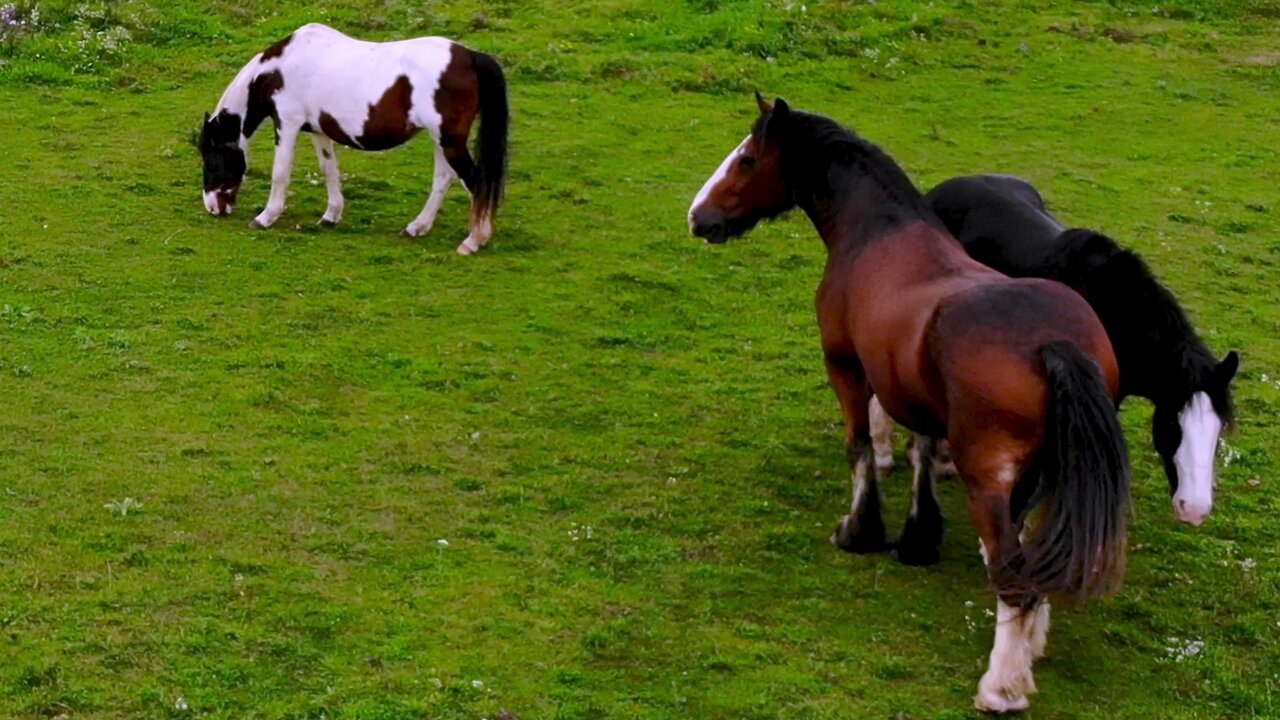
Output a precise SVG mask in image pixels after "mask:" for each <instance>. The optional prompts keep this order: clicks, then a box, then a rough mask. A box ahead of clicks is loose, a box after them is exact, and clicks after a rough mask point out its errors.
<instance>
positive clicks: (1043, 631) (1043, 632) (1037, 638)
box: [1030, 598, 1049, 660]
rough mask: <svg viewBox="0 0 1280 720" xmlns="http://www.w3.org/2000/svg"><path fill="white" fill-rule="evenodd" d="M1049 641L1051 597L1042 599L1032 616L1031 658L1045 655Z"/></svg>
mask: <svg viewBox="0 0 1280 720" xmlns="http://www.w3.org/2000/svg"><path fill="white" fill-rule="evenodd" d="M1048 642H1049V599H1048V598H1045V599H1044V600H1041V601H1040V605H1039V606H1038V607H1036V610H1035V614H1034V615H1032V616H1031V640H1030V643H1031V659H1033V660H1039V659H1040V658H1042V657H1044V648H1045V645H1046V644H1047V643H1048Z"/></svg>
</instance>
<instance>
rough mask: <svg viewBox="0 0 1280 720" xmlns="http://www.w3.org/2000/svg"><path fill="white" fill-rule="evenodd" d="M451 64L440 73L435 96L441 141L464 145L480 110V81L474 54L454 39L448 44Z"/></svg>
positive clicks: (441, 142)
mask: <svg viewBox="0 0 1280 720" xmlns="http://www.w3.org/2000/svg"><path fill="white" fill-rule="evenodd" d="M449 54H450V58H449V64H448V65H447V66H446V67H445V69H444V72H443V73H441V74H440V85H439V86H438V87H437V88H436V94H435V97H434V98H433V100H434V101H435V105H436V112H438V113H440V144H441V145H442V146H443V147H445V148H449V147H450V146H451V145H455V144H459V143H460V144H461V145H462V147H465V146H466V144H467V137H468V136H469V135H470V134H471V125H472V123H474V122H475V119H476V114H477V113H479V112H480V83H479V81H478V80H477V78H476V63H475V56H474V55H473V54H472V53H471V51H470V50H468V49H467V48H465V47H463V46H461V45H459V44H457V43H454V44H453V45H451V46H450V47H449Z"/></svg>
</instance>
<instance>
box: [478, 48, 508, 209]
mask: <svg viewBox="0 0 1280 720" xmlns="http://www.w3.org/2000/svg"><path fill="white" fill-rule="evenodd" d="M473 52H474V51H473ZM475 67H476V79H477V80H478V81H479V85H480V130H479V132H477V133H476V147H475V156H476V162H477V164H478V165H479V170H480V172H479V182H478V183H477V186H476V193H475V198H476V207H475V210H476V211H477V212H483V213H487V214H488V215H489V217H490V218H492V217H493V215H494V214H495V213H496V212H497V210H498V203H500V202H501V201H502V185H503V182H504V180H505V179H506V174H507V125H508V123H509V120H510V118H509V110H508V108H507V79H506V77H505V76H504V75H503V74H502V66H501V65H499V64H498V61H497V59H496V58H494V57H493V56H492V55H486V54H484V53H481V52H476V53H475Z"/></svg>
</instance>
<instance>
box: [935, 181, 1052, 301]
mask: <svg viewBox="0 0 1280 720" xmlns="http://www.w3.org/2000/svg"><path fill="white" fill-rule="evenodd" d="M925 203H926V204H927V205H928V206H929V208H930V209H931V210H932V211H933V213H934V215H936V216H937V217H938V219H939V220H941V221H942V224H943V225H945V226H946V228H947V230H948V231H949V232H950V233H951V234H952V235H954V236H955V238H956V239H957V240H959V241H960V243H961V244H962V245H964V248H965V251H966V252H967V253H969V255H970V256H971V257H973V258H974V259H976V260H978V261H979V262H981V263H983V264H984V265H987V266H989V267H992V268H995V269H996V270H999V271H1000V272H1002V273H1005V274H1006V275H1013V276H1027V275H1038V274H1040V273H1039V272H1038V270H1039V269H1040V268H1042V267H1043V266H1044V264H1045V262H1046V261H1047V259H1048V258H1049V256H1050V255H1052V254H1053V252H1054V251H1055V249H1056V247H1057V245H1058V243H1057V239H1058V237H1059V236H1060V235H1061V233H1062V231H1063V229H1064V226H1063V225H1062V223H1060V222H1058V220H1057V218H1055V217H1054V216H1053V215H1051V214H1050V213H1049V211H1048V210H1047V209H1046V208H1045V205H1044V199H1043V198H1042V197H1041V196H1040V193H1039V191H1038V190H1036V189H1035V187H1034V186H1033V185H1031V184H1030V183H1028V182H1027V181H1025V180H1022V179H1020V178H1016V177H1013V176H1010V175H970V176H964V177H958V178H952V179H951V180H947V181H945V182H943V183H941V184H940V185H938V186H937V187H935V188H934V189H932V190H930V191H929V193H928V194H926V195H925Z"/></svg>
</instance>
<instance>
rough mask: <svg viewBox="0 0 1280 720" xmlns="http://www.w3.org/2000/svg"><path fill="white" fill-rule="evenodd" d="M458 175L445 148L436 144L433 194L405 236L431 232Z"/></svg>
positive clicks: (417, 235) (405, 231)
mask: <svg viewBox="0 0 1280 720" xmlns="http://www.w3.org/2000/svg"><path fill="white" fill-rule="evenodd" d="M457 177H458V176H457V174H456V173H455V172H454V171H453V166H452V165H450V164H449V161H448V160H447V159H446V158H445V155H444V148H443V147H441V145H440V143H436V157H435V164H434V167H433V170H432V175H431V194H430V195H428V196H427V204H426V205H424V206H423V207H422V212H420V213H418V217H416V218H414V219H413V222H411V223H409V225H408V226H407V227H405V229H404V234H405V235H406V236H408V237H421V236H423V235H426V234H427V233H429V232H431V228H432V227H433V226H434V225H435V224H436V216H437V215H438V214H439V213H440V206H441V205H442V204H444V195H445V193H446V192H448V190H449V185H450V184H452V183H453V181H454V179H455V178H457Z"/></svg>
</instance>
